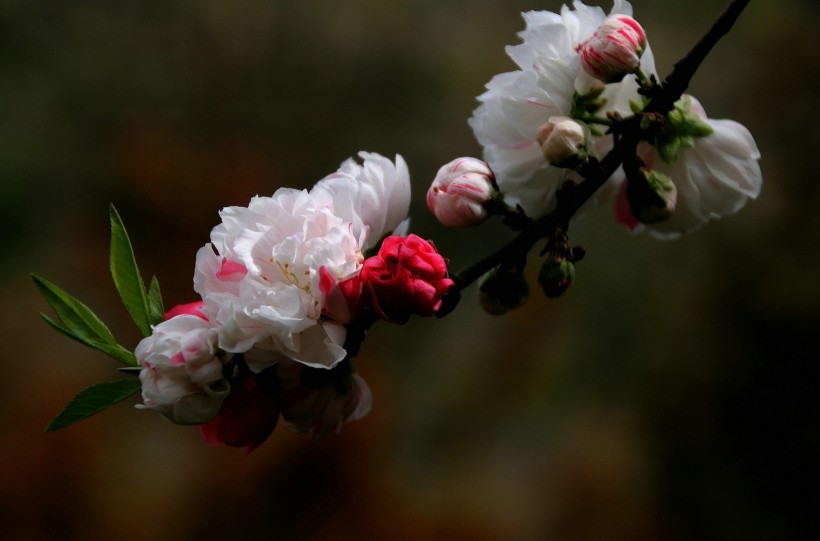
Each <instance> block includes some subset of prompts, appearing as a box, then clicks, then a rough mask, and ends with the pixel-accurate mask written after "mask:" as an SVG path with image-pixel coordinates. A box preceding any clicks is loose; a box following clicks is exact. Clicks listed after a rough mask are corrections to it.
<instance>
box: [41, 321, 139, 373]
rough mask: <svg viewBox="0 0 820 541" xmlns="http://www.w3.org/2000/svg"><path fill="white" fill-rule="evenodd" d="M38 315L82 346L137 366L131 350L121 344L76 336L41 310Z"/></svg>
mask: <svg viewBox="0 0 820 541" xmlns="http://www.w3.org/2000/svg"><path fill="white" fill-rule="evenodd" d="M40 316H41V317H42V318H43V319H44V320H45V322H46V323H48V324H49V325H50V326H51V328H52V329H54V330H55V331H57V332H58V333H60V334H62V335H63V336H67V337H68V338H71V339H72V340H76V341H77V342H79V343H81V344H83V345H84V346H88V347H90V348H93V349H96V350H98V351H102V352H103V353H105V354H106V355H109V356H110V357H113V358H115V359H117V360H118V361H120V362H122V363H124V364H127V365H128V366H130V367H134V366H137V358H136V357H135V356H134V354H133V353H132V352H131V351H129V350H127V349H125V348H124V347H122V346H121V345H119V344H117V343H114V344H109V343H104V342H98V341H96V340H93V339H90V338H85V337H81V336H77V335H76V334H74V333H72V332H71V331H70V330H68V329H66V328H65V327H63V326H62V325H60V324H59V323H58V322H56V321H54V320H53V319H51V318H50V317H48V316H47V315H45V314H43V313H42V312H41V313H40Z"/></svg>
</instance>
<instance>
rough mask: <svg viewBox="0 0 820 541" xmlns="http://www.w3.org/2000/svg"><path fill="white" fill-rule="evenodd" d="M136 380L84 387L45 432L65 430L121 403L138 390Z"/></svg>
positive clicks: (106, 382)
mask: <svg viewBox="0 0 820 541" xmlns="http://www.w3.org/2000/svg"><path fill="white" fill-rule="evenodd" d="M140 386H141V385H140V381H139V380H138V379H122V380H116V381H104V382H102V383H95V384H94V385H91V386H90V387H86V388H85V389H83V390H82V391H80V393H79V394H78V395H77V396H75V397H74V398H73V399H72V400H71V402H69V403H68V404H67V405H66V407H65V408H64V409H63V411H61V412H60V413H59V414H58V415H57V417H55V418H54V419H52V420H51V422H50V423H48V425H47V426H46V432H51V431H53V430H58V429H60V428H65V427H67V426H68V425H71V424H73V423H76V422H77V421H82V420H83V419H86V418H88V417H91V416H92V415H94V414H95V413H99V412H101V411H102V410H104V409H106V408H110V407H111V406H113V405H114V404H117V403H119V402H122V401H123V400H125V399H126V398H128V397H129V396H132V395H135V394H136V393H138V392H139V390H140Z"/></svg>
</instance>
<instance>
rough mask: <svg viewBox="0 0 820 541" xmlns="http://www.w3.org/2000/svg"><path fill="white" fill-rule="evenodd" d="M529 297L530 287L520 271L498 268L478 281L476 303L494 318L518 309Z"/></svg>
mask: <svg viewBox="0 0 820 541" xmlns="http://www.w3.org/2000/svg"><path fill="white" fill-rule="evenodd" d="M529 296H530V286H529V284H527V280H526V278H524V275H523V273H522V269H518V268H511V267H504V266H503V265H502V266H498V267H496V268H494V269H492V270H491V271H489V272H487V273H486V274H484V276H482V277H481V278H480V279H479V281H478V302H479V304H481V307H482V308H483V309H484V311H486V312H487V313H488V314H492V315H494V316H499V315H501V314H506V313H507V312H509V311H510V310H513V309H515V308H518V307H519V306H521V305H522V304H524V302H525V301H526V300H527V299H528V298H529Z"/></svg>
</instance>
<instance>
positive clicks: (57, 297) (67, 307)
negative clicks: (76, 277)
mask: <svg viewBox="0 0 820 541" xmlns="http://www.w3.org/2000/svg"><path fill="white" fill-rule="evenodd" d="M31 278H32V280H34V284H35V285H36V286H37V289H39V290H40V293H42V295H43V297H45V299H46V301H47V302H48V304H49V305H50V306H51V308H52V309H54V312H55V313H56V314H57V318H58V319H59V321H60V323H61V325H62V326H63V327H64V328H65V329H66V330H67V331H69V332H70V333H71V334H73V335H75V336H76V337H77V338H81V339H89V340H94V341H97V342H102V343H105V344H116V343H117V341H116V340H115V339H114V335H112V334H111V331H109V330H108V327H106V326H105V323H103V322H102V321H101V320H100V318H98V317H97V315H96V314H94V312H92V311H91V309H90V308H89V307H88V306H86V305H85V304H83V303H81V302H80V301H78V300H77V299H75V298H74V297H72V296H71V295H69V294H68V293H66V292H65V291H63V290H62V289H60V288H59V287H57V286H56V285H54V284H52V283H51V282H49V281H48V280H46V279H45V278H43V277H41V276H37V275H36V274H32V275H31Z"/></svg>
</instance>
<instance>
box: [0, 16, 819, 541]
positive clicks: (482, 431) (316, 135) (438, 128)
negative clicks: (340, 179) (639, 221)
mask: <svg viewBox="0 0 820 541" xmlns="http://www.w3.org/2000/svg"><path fill="white" fill-rule="evenodd" d="M606 7H607V8H608V6H606ZM634 7H635V12H636V15H637V17H638V19H639V20H640V21H641V22H642V24H643V25H644V27H645V28H646V29H647V31H648V35H649V39H650V42H651V43H652V47H653V50H654V53H655V56H656V61H657V65H658V67H659V70H660V71H661V72H662V73H665V72H666V71H668V69H669V68H670V66H671V64H672V63H673V62H674V61H675V60H677V59H678V58H679V57H680V56H682V55H683V54H684V53H685V52H686V51H687V50H688V48H689V47H690V46H691V44H693V43H694V41H695V40H696V39H697V38H698V37H699V36H700V34H701V33H702V32H703V31H704V30H705V29H706V28H707V27H708V26H709V25H710V24H711V22H712V21H713V20H714V18H715V17H716V15H717V13H718V11H719V10H720V9H722V5H720V4H715V3H713V2H707V1H705V0H701V1H697V2H695V1H689V2H671V1H657V0H656V1H654V2H653V1H650V0H636V1H635V2H634ZM558 8H559V3H558V2H556V1H553V0H551V1H550V2H547V3H545V2H540V3H535V4H533V3H531V2H530V3H528V2H524V1H523V0H509V1H503V2H501V1H497V2H468V1H467V0H454V1H450V2H434V1H432V0H415V1H410V0H384V1H382V2H378V3H376V2H366V1H364V0H349V1H347V2H338V3H337V2H330V1H327V0H324V1H320V0H304V1H301V2H288V1H278V2H276V1H263V0H242V1H239V2H221V1H218V0H203V1H200V2H187V1H182V0H175V1H166V2H154V1H139V2H137V1H134V0H123V1H119V2H102V1H96V0H89V1H84V2H54V1H44V0H39V1H37V0H29V1H25V2H23V1H12V0H3V1H2V2H0V235H2V239H3V245H4V248H5V249H4V250H3V251H2V252H0V277H2V278H3V280H2V281H0V295H2V298H3V300H4V302H3V304H2V308H1V309H0V329H2V331H1V332H2V333H3V339H4V343H6V344H7V346H6V351H7V353H6V356H5V363H4V366H5V373H4V377H3V378H2V379H0V396H2V397H3V406H4V407H3V408H2V410H0V430H2V434H3V445H2V451H1V452H2V458H3V460H2V461H1V462H0V464H2V465H0V487H2V490H0V537H1V538H3V539H7V540H16V539H21V540H22V539H25V540H36V539H82V540H88V539H119V540H127V539H155V540H165V539H175V540H178V539H217V538H245V537H247V538H250V537H252V536H253V537H254V538H255V537H258V536H259V535H266V536H269V537H273V538H276V539H305V540H307V539H322V540H330V539H341V540H345V539H351V540H352V539H391V540H401V539H471V540H472V539H516V540H517V539H553V540H563V539H566V540H585V539H590V540H592V539H608V540H619V539H623V540H631V541H635V540H642V539H646V540H650V539H651V540H657V539H670V540H678V539H736V538H744V539H783V540H787V539H789V540H790V539H795V540H797V539H801V540H802V539H811V538H818V537H820V524H818V522H819V521H818V518H817V509H818V503H819V502H818V498H817V496H816V485H817V482H818V481H820V479H818V478H817V476H816V475H814V474H811V473H810V472H812V471H813V470H814V469H816V468H812V466H813V465H815V464H816V463H817V460H818V458H820V408H818V406H819V405H820V404H818V393H817V381H818V377H819V376H820V370H818V355H817V353H816V344H815V343H816V333H817V329H818V328H820V286H818V284H817V276H818V273H820V251H818V249H817V248H818V243H817V239H818V235H819V234H820V213H818V212H817V211H816V209H817V206H818V204H819V203H820V184H818V182H817V181H816V176H817V171H818V170H820V153H818V152H817V150H816V149H817V148H818V147H819V146H820V129H818V127H817V124H816V122H813V121H812V117H813V111H814V108H815V107H814V104H813V100H816V99H817V98H818V96H820V42H819V41H818V38H817V33H816V32H815V28H816V27H817V25H818V23H820V10H818V5H817V3H816V2H814V1H813V0H788V1H785V2H774V1H773V0H756V1H754V2H752V3H751V5H750V6H749V8H748V9H747V11H746V13H744V14H743V16H742V17H741V18H740V21H739V23H738V26H737V28H736V29H735V30H734V31H733V32H732V33H731V34H730V35H729V36H727V37H726V38H724V40H723V41H722V42H721V43H720V44H719V45H718V47H717V48H716V49H715V51H714V52H713V54H712V55H711V56H710V57H709V59H708V60H707V62H706V64H705V65H704V66H703V69H702V70H701V71H700V72H699V74H698V75H697V76H696V78H695V80H694V81H693V87H692V91H693V93H694V94H696V95H697V96H698V98H699V99H700V100H701V102H702V103H703V104H704V106H705V108H706V110H707V111H708V112H709V113H710V114H711V116H714V117H716V118H733V119H736V120H738V121H740V122H742V123H744V124H746V125H747V126H748V127H749V128H750V129H751V131H752V133H753V134H754V135H755V137H756V140H757V142H758V145H759V146H760V148H761V150H762V153H763V161H762V162H761V164H762V167H763V171H764V189H763V194H762V196H761V198H760V199H759V200H758V201H756V202H753V203H751V204H750V205H749V206H748V207H747V208H746V209H744V210H743V211H742V212H741V213H740V214H739V215H738V216H736V217H733V218H730V219H725V220H721V221H718V222H714V223H711V224H709V225H707V226H706V227H705V228H704V229H703V230H702V231H700V232H698V233H696V234H693V235H691V236H688V237H686V238H684V239H681V240H679V241H675V242H670V243H662V242H657V241H654V240H652V239H650V238H648V237H646V236H631V235H629V234H628V233H626V232H625V231H622V230H621V229H618V228H616V227H614V226H613V224H612V216H611V211H610V210H608V209H600V210H599V211H598V212H597V213H595V214H594V215H593V216H591V217H589V218H587V219H586V220H584V221H583V222H581V223H579V224H578V226H577V228H576V229H575V230H574V231H572V240H573V242H576V243H583V244H586V245H587V246H588V247H589V253H588V255H587V258H586V259H585V260H584V261H583V262H582V263H580V264H579V265H578V267H577V269H576V270H577V276H576V283H575V285H574V286H573V288H572V289H571V290H570V291H569V292H568V293H567V294H566V295H565V296H564V297H562V298H561V299H560V300H557V301H548V300H547V299H542V298H540V296H539V295H536V294H533V298H532V299H531V300H530V301H529V303H528V304H527V305H526V306H525V307H524V308H523V309H521V310H519V311H516V312H514V313H511V314H508V315H507V316H503V317H497V318H494V317H491V316H488V315H486V314H484V313H482V312H481V311H480V309H478V307H477V302H476V301H475V299H474V298H472V295H471V294H472V293H474V291H473V290H472V289H471V290H468V291H467V292H466V293H467V294H466V295H465V299H464V300H463V302H462V305H461V306H460V307H459V309H458V310H457V311H456V312H455V313H453V314H452V315H450V316H448V317H447V318H445V319H443V320H441V321H434V320H417V321H412V322H411V323H410V324H408V325H407V326H404V327H396V326H390V325H388V324H382V325H378V326H376V327H375V328H374V329H373V330H372V331H371V332H370V335H369V336H368V340H367V342H366V343H365V344H364V347H363V348H362V353H361V357H360V358H359V360H358V361H357V365H358V366H359V368H360V371H361V372H362V374H363V375H364V377H365V378H366V379H367V380H368V382H369V383H370V386H371V387H372V389H373V392H374V411H373V412H372V413H371V415H370V416H368V417H367V418H365V419H364V420H362V421H359V422H357V423H353V424H350V425H347V426H346V427H345V429H344V431H343V432H342V434H341V435H340V436H338V437H337V436H331V437H330V438H329V439H327V440H325V441H322V442H313V441H310V440H308V439H306V438H300V437H296V436H292V435H290V434H287V433H286V432H285V431H284V430H279V431H277V433H275V435H274V437H273V438H272V439H271V440H270V441H269V442H267V443H266V444H265V445H263V446H262V447H261V448H260V449H258V450H257V451H255V452H254V453H253V454H251V455H250V456H249V457H247V458H246V457H243V456H242V454H241V452H238V451H236V450H233V449H222V448H209V447H207V446H205V445H203V443H202V442H201V440H200V439H199V436H198V434H197V433H196V430H191V429H185V428H181V427H176V426H173V425H171V424H170V423H166V422H164V421H162V420H161V419H159V418H158V417H156V416H155V415H152V414H146V413H144V412H137V411H134V410H133V409H132V408H129V407H128V406H127V405H122V406H119V407H118V408H115V409H114V410H112V411H109V412H106V413H104V414H103V415H101V416H98V417H96V418H94V419H92V420H89V421H86V422H84V423H81V424H79V425H77V426H74V427H71V428H70V429H68V430H65V431H61V432H59V433H54V434H48V435H46V434H43V433H42V430H43V428H44V426H45V424H46V422H47V421H48V420H49V419H50V418H51V417H53V415H54V414H55V413H57V412H58V411H59V409H60V408H61V407H62V405H63V404H64V403H65V402H66V401H67V400H68V399H69V398H70V397H71V396H73V395H74V394H75V393H76V392H77V391H79V390H80V389H81V388H83V387H85V386H86V385H88V384H90V383H92V382H94V381H99V380H101V379H106V378H108V377H109V376H110V375H112V374H113V372H112V370H113V369H114V368H115V366H114V365H115V363H113V362H110V360H109V359H106V358H105V357H104V356H103V355H102V354H98V353H95V352H91V351H89V350H85V349H84V348H82V346H80V345H77V344H73V343H69V342H68V341H67V340H65V339H64V338H62V337H60V336H57V335H56V334H55V333H53V332H51V331H50V330H49V329H48V328H47V327H46V326H45V325H44V324H43V323H42V322H41V321H40V318H39V316H38V315H37V312H38V311H40V310H45V309H46V306H45V305H44V302H43V301H42V300H41V299H40V298H38V294H37V291H36V289H35V288H34V287H33V286H32V285H31V283H30V281H29V277H28V272H30V271H34V272H37V273H38V274H41V275H43V276H46V277H48V278H49V279H51V280H53V281H55V282H56V283H58V284H59V285H60V286H61V287H63V288H65V289H66V290H67V291H69V292H70V293H72V294H73V295H75V296H77V297H78V298H80V299H82V300H83V301H84V302H86V303H88V304H89V305H90V306H91V307H92V308H93V309H94V310H95V311H96V312H97V313H98V314H100V316H101V317H102V318H103V319H104V320H105V321H106V322H109V323H110V324H111V328H112V331H113V332H114V334H115V336H116V337H117V338H118V339H119V340H120V341H121V342H122V343H125V344H131V345H135V344H136V341H137V340H138V339H139V334H138V332H137V331H136V329H134V328H133V325H132V324H131V323H130V322H129V320H128V316H127V314H126V313H125V311H124V310H123V309H122V308H121V306H120V305H119V301H118V299H117V295H116V291H115V289H114V287H113V284H112V283H111V281H110V277H109V276H108V264H107V243H108V224H107V213H106V208H107V205H108V203H109V202H112V201H113V202H114V203H115V204H116V205H117V207H118V208H119V209H120V212H121V214H122V216H123V220H124V221H125V224H126V226H127V227H128V229H129V232H130V233H131V235H132V241H133V244H134V247H135V251H136V255H137V259H138V260H139V262H140V266H141V268H142V270H143V272H144V273H145V274H146V276H150V275H152V274H156V275H157V276H158V277H159V279H160V282H161V283H162V286H163V293H164V295H165V298H166V302H167V303H168V304H169V305H172V304H176V303H181V302H186V301H189V300H190V299H191V298H192V296H193V291H192V289H191V275H192V268H193V263H194V255H195V251H196V249H197V248H198V247H199V246H201V245H202V244H203V243H204V242H206V241H207V238H208V232H209V231H210V228H211V227H213V225H215V223H216V222H217V220H218V217H217V211H218V209H219V208H221V207H223V206H227V205H234V204H239V205H242V204H246V203H247V201H248V200H249V199H250V197H251V196H253V195H256V194H270V193H272V192H273V191H274V190H275V189H276V188H277V187H279V186H293V187H306V186H309V185H311V184H312V183H313V182H315V181H316V180H318V179H319V178H321V177H323V176H324V175H325V174H327V173H329V172H331V171H333V170H335V168H336V167H337V166H338V164H339V163H340V162H341V161H342V160H343V159H345V158H346V157H348V156H351V155H353V154H355V152H356V151H358V150H370V151H376V152H380V153H382V154H385V155H393V154H394V153H396V152H399V153H401V154H402V155H403V156H404V157H405V158H406V159H407V161H408V163H409V166H410V171H411V175H412V177H413V182H414V189H415V194H416V195H415V197H414V202H413V208H412V216H413V229H414V231H415V232H417V233H418V234H420V235H423V236H425V237H428V238H433V239H434V240H435V242H436V244H437V246H438V247H439V249H440V250H441V251H442V252H443V253H445V254H446V255H447V256H448V257H449V258H450V260H451V263H452V265H453V266H454V267H456V268H458V267H461V266H464V265H467V264H469V263H470V262H472V261H474V260H476V259H477V258H479V257H481V256H482V255H484V254H485V253H487V252H488V251H489V250H491V249H492V248H493V247H494V246H496V245H499V244H500V243H501V242H503V241H504V240H505V239H507V238H509V234H508V233H507V232H506V231H504V230H503V228H501V227H499V226H498V224H487V225H484V226H482V227H481V228H480V229H477V230H470V231H461V230H459V231H450V230H445V229H444V228H442V227H440V226H438V225H436V224H435V223H434V222H433V221H432V220H431V219H430V218H429V217H428V216H427V214H426V209H425V206H424V198H423V196H422V194H423V193H424V191H425V189H426V186H427V183H428V182H429V180H430V179H431V178H432V176H433V175H434V174H435V171H436V170H437V168H438V167H439V166H440V165H441V164H443V163H445V162H447V161H449V160H451V159H453V158H454V157H456V156H459V155H477V154H478V153H479V152H480V149H479V147H478V145H477V144H476V142H475V140H474V139H473V137H472V134H471V133H470V131H469V128H468V127H467V124H466V119H467V118H468V117H469V115H470V113H471V112H472V110H473V108H474V107H475V106H476V101H475V99H474V97H475V96H477V95H478V94H479V93H480V92H481V91H482V88H483V85H484V84H485V83H486V82H487V81H488V80H489V79H490V77H491V76H492V75H494V74H496V73H499V72H502V71H509V70H511V69H513V64H512V62H511V61H510V60H509V59H508V58H507V57H506V55H505V53H504V46H505V45H507V44H514V43H517V41H518V39H517V38H516V36H515V34H516V32H518V31H520V30H522V29H523V22H522V20H521V18H520V12H521V11H525V10H530V9H551V10H557V9H558ZM535 263H537V262H534V264H533V265H532V266H533V268H534V269H537V264H535ZM529 270H531V271H533V272H535V270H533V269H529ZM531 277H533V278H534V275H533V276H531ZM534 291H537V290H534ZM12 345H13V346H14V348H11V346H12ZM397 346H398V347H397Z"/></svg>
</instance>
